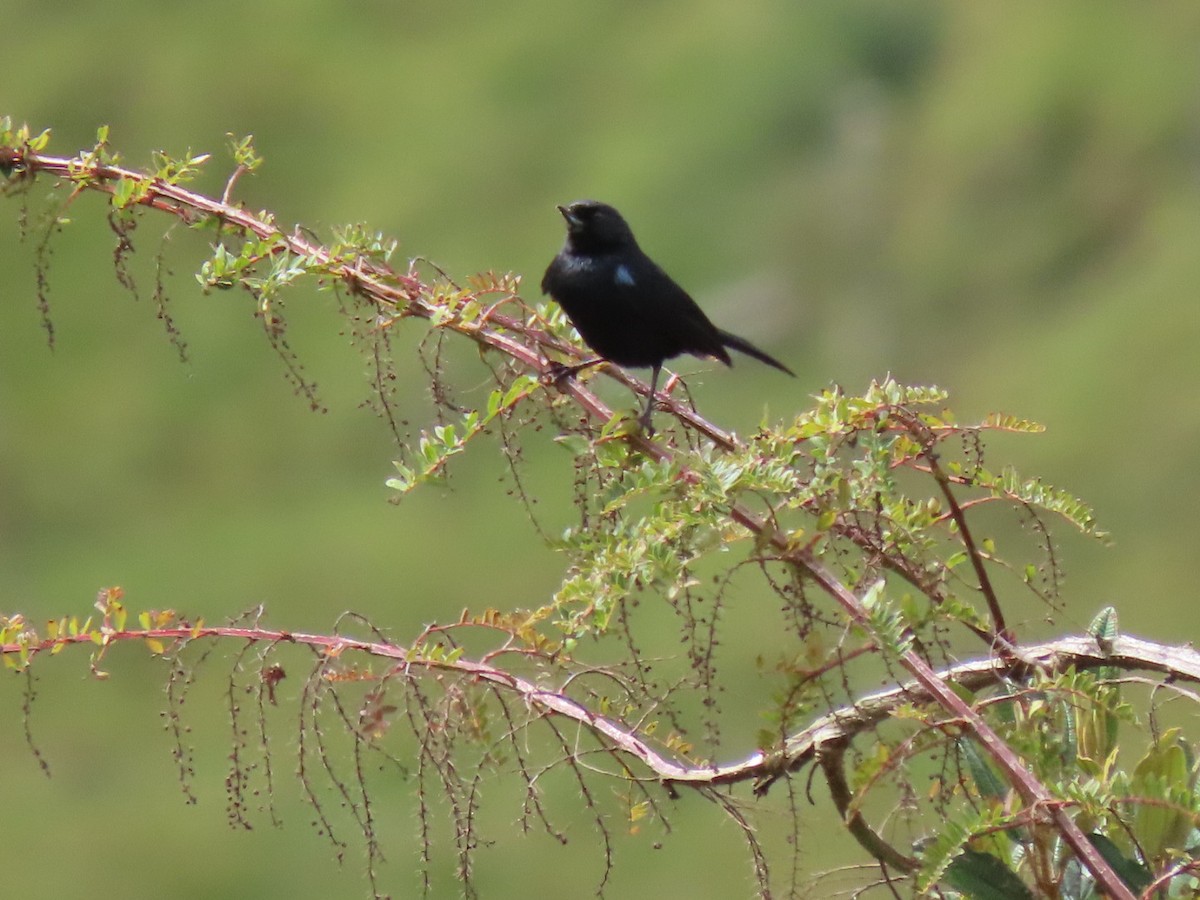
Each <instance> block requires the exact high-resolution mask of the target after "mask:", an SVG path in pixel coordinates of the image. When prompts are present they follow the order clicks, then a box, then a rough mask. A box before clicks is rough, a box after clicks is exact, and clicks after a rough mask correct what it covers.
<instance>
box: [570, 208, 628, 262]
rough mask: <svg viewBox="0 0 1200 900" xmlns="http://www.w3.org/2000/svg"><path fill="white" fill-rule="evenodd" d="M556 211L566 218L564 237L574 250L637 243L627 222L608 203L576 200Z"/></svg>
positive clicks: (600, 248) (599, 248)
mask: <svg viewBox="0 0 1200 900" xmlns="http://www.w3.org/2000/svg"><path fill="white" fill-rule="evenodd" d="M558 211H559V212H560V213H562V216H563V218H564V219H566V220H567V240H568V242H569V243H570V244H571V245H572V246H573V247H574V248H575V249H577V250H602V249H605V248H610V247H625V246H629V245H630V244H635V246H636V243H635V241H634V239H633V232H632V231H631V230H630V229H629V225H628V224H627V223H626V222H625V220H624V219H623V218H621V214H620V213H619V212H617V211H616V210H615V209H613V207H611V206H609V205H608V204H607V203H600V202H599V201H596V200H576V201H575V202H574V203H568V204H567V205H566V206H560V207H559V208H558Z"/></svg>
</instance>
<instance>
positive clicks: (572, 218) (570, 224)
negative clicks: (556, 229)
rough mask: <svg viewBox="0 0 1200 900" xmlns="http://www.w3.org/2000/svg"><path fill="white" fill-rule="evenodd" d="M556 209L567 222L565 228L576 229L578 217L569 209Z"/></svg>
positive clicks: (561, 207)
mask: <svg viewBox="0 0 1200 900" xmlns="http://www.w3.org/2000/svg"><path fill="white" fill-rule="evenodd" d="M556 208H557V209H558V211H559V212H560V213H562V217H563V218H564V219H566V220H567V228H576V227H577V226H578V225H579V224H580V223H579V217H578V216H577V215H575V213H573V212H571V207H569V206H558V207H556Z"/></svg>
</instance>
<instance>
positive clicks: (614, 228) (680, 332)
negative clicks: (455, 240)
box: [542, 200, 794, 430]
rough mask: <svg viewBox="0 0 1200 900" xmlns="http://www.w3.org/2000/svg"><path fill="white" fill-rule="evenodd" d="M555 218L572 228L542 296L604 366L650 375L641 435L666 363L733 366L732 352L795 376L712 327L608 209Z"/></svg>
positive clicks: (585, 205) (565, 211)
mask: <svg viewBox="0 0 1200 900" xmlns="http://www.w3.org/2000/svg"><path fill="white" fill-rule="evenodd" d="M558 211H559V212H560V213H562V215H563V218H564V219H566V220H567V242H566V243H565V244H564V245H563V248H562V250H560V251H559V253H558V256H556V257H554V261H553V262H551V263H550V267H549V268H548V269H546V274H545V276H544V277H543V278H542V291H543V293H546V294H549V295H550V296H551V297H553V298H554V299H555V300H556V301H557V302H558V305H559V306H561V307H562V308H563V312H565V313H566V314H567V317H568V318H569V319H570V320H571V324H572V325H574V326H575V330H576V331H578V332H579V334H580V336H581V337H582V338H583V340H584V342H585V343H587V345H588V346H589V347H591V348H592V349H593V350H595V351H596V353H597V354H599V356H600V357H601V358H603V359H607V360H609V361H611V362H614V363H616V364H617V365H620V366H650V367H651V368H652V369H653V373H652V374H651V376H650V396H649V398H648V399H647V402H646V409H645V411H644V412H643V413H642V415H641V418H640V420H639V421H640V422H641V424H642V427H643V428H646V429H647V430H648V429H649V427H650V416H651V412H652V410H653V409H654V392H655V390H656V389H657V387H658V376H659V373H660V371H661V370H662V365H663V362H664V361H665V360H668V359H671V358H672V357H674V356H679V355H680V354H683V353H691V354H694V355H695V356H711V357H714V358H716V359H719V360H720V361H721V362H723V363H725V365H727V366H730V365H733V362H732V360H730V358H729V353H728V352H727V351H726V349H725V348H726V347H729V348H732V349H734V350H738V351H740V352H742V353H745V354H746V355H747V356H753V357H754V358H755V359H757V360H760V361H762V362H764V363H766V364H767V365H769V366H774V367H775V368H776V369H779V370H780V371H782V372H787V374H789V375H792V374H794V373H793V372H792V370H791V369H789V368H788V367H787V366H785V365H784V364H783V363H781V362H780V361H779V360H777V359H775V358H774V357H772V356H769V355H768V354H766V353H764V352H763V351H762V350H759V349H758V348H757V347H755V346H754V345H753V344H751V343H750V342H749V341H747V340H746V339H745V338H740V337H738V336H737V335H736V334H730V333H729V332H728V331H722V330H721V329H720V328H718V327H717V326H716V325H714V324H713V323H712V322H710V321H709V319H708V316H706V315H705V314H704V312H703V311H702V310H701V309H700V307H699V306H697V305H696V301H695V300H693V299H692V298H691V297H690V296H688V293H687V291H685V290H684V289H683V288H681V287H680V286H679V285H677V284H676V283H675V282H674V281H673V280H671V276H669V275H668V274H667V273H666V272H664V271H663V270H662V269H661V268H659V267H658V265H656V264H655V262H654V260H652V259H650V257H648V256H647V255H646V254H645V253H643V252H642V248H641V247H639V246H638V243H637V241H636V240H634V237H633V232H632V231H631V230H630V228H629V225H628V224H627V223H626V222H625V219H623V218H622V217H621V214H620V213H619V212H617V211H616V210H615V209H613V208H612V207H611V206H609V205H608V204H606V203H598V202H596V201H595V200H578V201H576V202H575V203H571V204H569V205H568V206H560V207H558ZM598 361H599V360H592V361H590V362H588V363H584V364H583V365H582V366H575V367H573V368H572V369H570V370H568V372H569V374H574V373H575V372H577V371H579V370H580V369H581V368H583V367H584V366H587V365H591V364H592V363H594V362H598Z"/></svg>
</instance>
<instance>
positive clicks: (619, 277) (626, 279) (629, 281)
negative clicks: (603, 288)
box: [613, 265, 637, 287]
mask: <svg viewBox="0 0 1200 900" xmlns="http://www.w3.org/2000/svg"><path fill="white" fill-rule="evenodd" d="M613 277H614V278H615V279H616V282H617V284H624V285H628V286H629V287H633V286H634V285H635V284H636V283H637V282H635V281H634V280H633V273H632V272H630V271H629V266H625V265H621V266H617V272H616V275H614V276H613Z"/></svg>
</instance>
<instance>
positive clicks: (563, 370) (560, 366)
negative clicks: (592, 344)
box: [542, 356, 604, 386]
mask: <svg viewBox="0 0 1200 900" xmlns="http://www.w3.org/2000/svg"><path fill="white" fill-rule="evenodd" d="M602 362H604V357H602V356H597V357H595V358H594V359H588V360H584V361H583V362H581V363H576V364H575V365H573V366H568V365H565V364H564V363H560V362H554V361H553V360H551V361H550V362H548V363H547V364H546V371H545V372H543V373H542V381H543V382H545V383H547V384H554V385H558V386H561V385H562V383H563V382H564V381H566V380H567V379H568V378H574V377H575V376H576V375H578V374H579V373H580V372H582V371H583V370H584V369H590V368H591V367H592V366H595V365H599V364H600V363H602Z"/></svg>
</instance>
